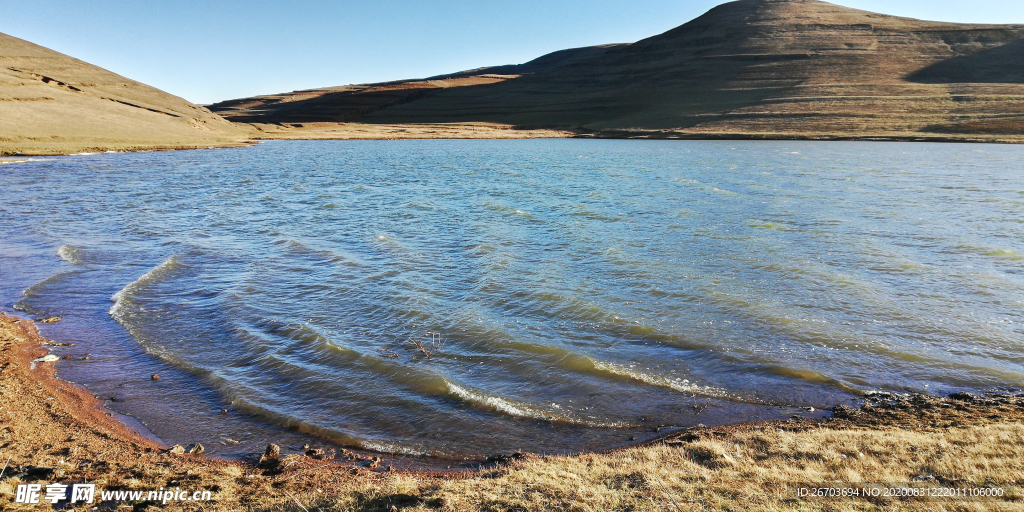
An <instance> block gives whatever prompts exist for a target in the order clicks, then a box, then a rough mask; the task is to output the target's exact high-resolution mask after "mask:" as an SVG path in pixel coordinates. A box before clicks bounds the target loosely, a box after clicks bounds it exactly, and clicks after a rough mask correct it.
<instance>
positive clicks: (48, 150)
mask: <svg viewBox="0 0 1024 512" xmlns="http://www.w3.org/2000/svg"><path fill="white" fill-rule="evenodd" d="M248 133H249V130H247V129H246V128H245V127H239V126H237V125H232V124H231V123H229V122H227V121H225V120H224V119H223V118H221V117H220V116H218V115H216V114H214V113H212V112H210V111H209V110H207V109H206V108H203V107H198V106H196V105H193V104H192V103H189V102H188V101H186V100H184V99H182V98H179V97H177V96H173V95H171V94H168V93H166V92H163V91H161V90H159V89H155V88H153V87H150V86H148V85H145V84H141V83H139V82H136V81H134V80H129V79H127V78H125V77H122V76H119V75H116V74H114V73H111V72H109V71H107V70H105V69H102V68H99V67H96V66H93V65H91V64H88V63H85V62H82V61H80V60H78V59H74V58H72V57H69V56H67V55H64V54H61V53H58V52H55V51H53V50H49V49H47V48H43V47H42V46H38V45H35V44H32V43H30V42H28V41H24V40H22V39H18V38H16V37H12V36H9V35H6V34H0V156H2V155H11V154H33V155H40V154H66V153H77V152H83V151H110V150H134V149H171V148H191V147H209V146H223V145H235V144H241V143H242V141H243V140H244V139H245V138H246V136H247V135H248Z"/></svg>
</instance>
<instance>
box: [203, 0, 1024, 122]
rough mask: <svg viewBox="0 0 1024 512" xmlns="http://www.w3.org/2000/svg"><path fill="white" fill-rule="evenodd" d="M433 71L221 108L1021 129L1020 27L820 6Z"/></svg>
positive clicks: (331, 116)
mask: <svg viewBox="0 0 1024 512" xmlns="http://www.w3.org/2000/svg"><path fill="white" fill-rule="evenodd" d="M538 61H539V62H538ZM497 74H500V76H497ZM488 77H491V78H488ZM437 78H439V79H440V80H432V81H407V82H400V83H396V84H400V85H401V86H402V87H406V89H403V90H402V91H404V92H399V91H397V90H393V91H390V92H389V95H386V96H385V95H383V94H382V93H381V91H379V90H377V88H376V87H375V86H356V87H349V88H335V89H321V90H317V91H303V92H297V93H290V94H284V95H277V96H273V97H260V98H251V99H248V100H246V101H242V100H238V101H235V102H225V103H221V104H217V105H214V106H212V107H211V108H212V109H213V110H214V111H215V112H219V113H221V114H222V115H224V116H225V117H229V118H230V119H231V120H233V121H238V122H251V123H307V122H321V123H322V122H327V121H338V122H341V121H349V122H351V121H358V122H360V123H381V124H384V123H388V124H402V123H467V122H482V123H499V124H507V125H515V126H518V127H547V128H557V129H572V130H576V131H577V132H583V133H587V132H591V133H596V134H598V135H604V136H656V137H678V136H683V137H687V136H728V137H733V136H736V137H836V138H844V137H854V138H857V137H897V138H940V139H943V138H945V139H963V138H972V139H986V138H987V140H992V139H1005V140H1019V139H1018V137H1020V136H1024V26H1021V25H966V24H954V23H939V22H928V21H919V20H914V19H908V18H899V17H894V16H886V15H881V14H874V13H870V12H866V11H860V10H856V9H850V8H846V7H841V6H837V5H833V4H829V3H825V2H819V1H815V0H739V1H735V2H730V3H727V4H723V5H720V6H718V7H716V8H714V9H712V10H711V11H709V12H708V13H706V14H705V15H703V16H701V17H699V18H697V19H695V20H693V21H691V22H689V23H687V24H685V25H682V26H680V27H678V28H675V29H673V30H670V31H668V32H666V33H664V34H660V35H657V36H654V37H651V38H648V39H644V40H641V41H638V42H636V43H633V44H626V45H607V46H602V47H591V48H584V49H576V50H570V51H567V53H562V54H561V55H559V52H556V54H552V55H551V56H546V57H543V58H541V59H538V60H537V61H534V62H533V63H528V64H526V65H520V66H499V67H496V68H483V69H481V70H474V71H469V72H463V73H456V74H453V75H447V76H443V77H437ZM499 78H501V79H502V80H498V79H499ZM485 79H487V80H489V81H485ZM472 80H480V82H479V83H471V81H472ZM460 81H461V82H460ZM443 82H458V84H459V85H462V86H459V87H443V86H442V85H438V84H439V83H443ZM391 85H395V84H391ZM453 85H455V83H453ZM306 95H308V96H306Z"/></svg>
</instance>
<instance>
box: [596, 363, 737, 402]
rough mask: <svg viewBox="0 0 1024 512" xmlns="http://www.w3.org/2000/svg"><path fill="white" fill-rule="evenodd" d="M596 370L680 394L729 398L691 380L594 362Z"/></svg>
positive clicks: (712, 388)
mask: <svg viewBox="0 0 1024 512" xmlns="http://www.w3.org/2000/svg"><path fill="white" fill-rule="evenodd" d="M594 368H596V369H597V370H601V371H605V372H608V373H613V374H615V375H619V376H621V377H627V378H630V379H633V380H636V381H639V382H643V383H645V384H650V385H651V386H657V387H661V388H668V389H671V390H674V391H679V392H680V393H689V394H698V395H704V396H714V397H720V398H727V397H728V395H727V394H726V392H725V390H723V389H719V388H715V387H711V386H701V385H699V384H696V383H693V382H690V380H689V379H678V378H676V379H671V378H668V377H662V376H660V375H654V374H651V373H646V372H642V371H638V370H635V369H633V368H629V367H626V366H622V365H619V364H615V363H604V362H601V361H594Z"/></svg>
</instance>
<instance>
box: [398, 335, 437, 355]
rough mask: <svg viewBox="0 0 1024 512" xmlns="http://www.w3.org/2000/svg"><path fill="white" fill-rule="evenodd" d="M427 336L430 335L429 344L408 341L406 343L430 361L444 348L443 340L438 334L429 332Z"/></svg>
mask: <svg viewBox="0 0 1024 512" xmlns="http://www.w3.org/2000/svg"><path fill="white" fill-rule="evenodd" d="M427 334H430V343H429V344H428V343H427V342H424V341H423V340H414V339H409V340H407V341H408V342H409V343H411V344H412V346H414V347H416V350H418V351H419V352H420V353H421V354H423V356H424V357H426V358H427V359H430V358H431V357H434V354H437V353H438V352H441V349H442V348H443V347H444V338H442V337H441V333H439V332H429V333H427Z"/></svg>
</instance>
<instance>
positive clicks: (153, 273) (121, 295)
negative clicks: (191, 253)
mask: <svg viewBox="0 0 1024 512" xmlns="http://www.w3.org/2000/svg"><path fill="white" fill-rule="evenodd" d="M179 267H181V263H180V262H179V261H178V258H177V257H176V256H171V257H170V258H167V260H166V261H164V262H163V263H161V264H159V265H157V266H156V267H153V268H152V269H150V271H149V272H146V273H145V274H143V275H142V277H139V278H138V279H136V280H134V281H132V282H131V283H128V286H125V287H124V288H121V289H120V290H119V291H118V292H117V293H115V294H114V295H113V296H111V297H110V300H111V301H113V303H114V305H113V306H110V310H109V311H108V312H107V313H108V314H109V315H110V316H111V317H112V318H113V319H114V320H117V323H119V324H121V325H124V326H125V327H126V328H127V327H128V326H127V325H125V318H124V312H125V308H126V304H127V303H130V301H131V299H132V298H133V296H134V295H135V294H136V293H137V292H138V291H139V289H141V288H142V287H144V286H146V285H149V284H153V283H156V282H159V281H160V280H161V279H163V278H164V277H165V276H166V275H167V274H168V273H169V272H171V271H173V270H175V269H177V268H179Z"/></svg>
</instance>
